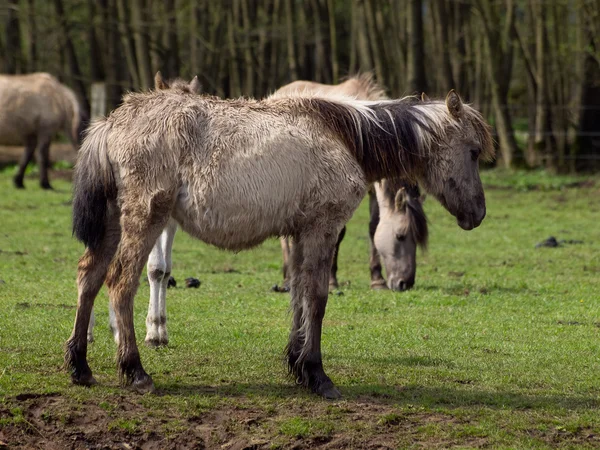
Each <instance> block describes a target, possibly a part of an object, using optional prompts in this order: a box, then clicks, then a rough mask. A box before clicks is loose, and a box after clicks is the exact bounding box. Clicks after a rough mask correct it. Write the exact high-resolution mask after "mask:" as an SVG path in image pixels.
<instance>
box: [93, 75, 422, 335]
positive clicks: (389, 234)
mask: <svg viewBox="0 0 600 450" xmlns="http://www.w3.org/2000/svg"><path fill="white" fill-rule="evenodd" d="M154 86H155V89H173V90H179V91H180V92H182V93H190V92H191V93H193V92H195V93H199V92H200V85H199V82H198V78H197V77H196V78H194V79H193V80H192V81H191V82H190V83H187V82H185V81H183V80H181V79H176V80H172V81H169V82H167V81H165V80H163V78H162V75H161V73H160V72H158V73H157V74H156V76H155V79H154ZM306 94H311V95H312V94H318V95H319V96H321V95H323V96H332V95H333V96H335V95H340V94H341V95H348V96H352V97H354V98H357V99H358V100H387V99H388V98H387V97H386V95H385V93H384V91H383V89H381V88H380V87H379V86H378V85H377V84H376V83H375V82H374V80H373V78H372V76H371V75H370V74H367V73H365V74H361V75H358V76H354V77H352V78H350V79H348V80H346V81H344V82H343V83H340V84H339V85H335V86H331V85H325V84H319V83H313V82H309V81H295V82H293V83H290V84H288V85H286V86H284V87H282V88H281V89H279V90H278V91H277V92H276V93H275V94H273V96H274V97H275V96H276V97H286V96H298V95H300V96H302V95H306ZM422 201H423V200H422V197H421V196H420V193H419V188H418V186H416V185H411V184H409V183H406V182H405V181H403V180H399V179H389V180H382V181H381V182H376V183H374V184H373V186H372V187H371V188H370V189H369V211H370V222H369V237H370V259H369V264H370V271H371V287H373V288H374V289H381V288H385V287H386V282H385V279H384V277H383V274H382V266H381V259H383V263H384V266H385V270H386V273H387V276H388V285H389V288H390V289H393V290H399V291H402V290H406V289H410V288H411V287H412V286H413V284H414V281H415V273H416V269H417V264H416V262H417V246H418V245H420V246H421V247H423V248H425V247H426V246H427V237H428V226H427V217H426V216H425V212H424V211H423V206H422ZM176 231H177V222H175V221H174V220H170V221H169V224H168V225H167V227H166V228H165V229H164V231H163V232H162V233H161V235H160V237H159V238H158V240H157V241H156V244H155V245H154V247H153V248H152V251H151V252H150V256H149V258H148V270H147V272H148V282H149V285H150V301H149V304H148V314H147V316H146V338H145V342H146V344H147V345H149V346H153V347H156V346H162V345H167V344H168V343H169V335H168V332H167V301H166V300H167V298H166V297H167V287H168V283H169V278H170V276H171V268H172V248H173V241H174V238H175V233H176ZM345 231H346V227H345V226H344V228H342V231H341V232H340V234H339V237H338V240H337V243H336V247H335V251H334V256H333V263H332V265H331V272H330V276H329V288H330V290H331V289H333V288H336V287H337V285H338V283H337V259H338V250H339V246H340V243H341V241H342V239H343V237H344V235H345ZM291 242H292V240H291V239H289V238H287V237H284V238H281V247H282V251H283V275H284V283H283V285H282V286H283V287H278V286H276V287H275V288H274V290H278V291H279V292H287V291H289V283H290V270H289V265H290V263H289V257H290V254H291V245H292V244H291ZM109 314H110V328H111V330H112V331H113V334H114V337H115V341H116V342H117V343H118V340H119V336H118V331H117V326H116V322H115V315H114V312H113V310H112V308H110V306H109ZM94 323H95V320H94V314H93V312H92V316H91V318H90V325H89V328H88V342H93V340H94V338H93V328H94Z"/></svg>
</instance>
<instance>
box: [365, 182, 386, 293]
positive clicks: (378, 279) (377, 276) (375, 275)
mask: <svg viewBox="0 0 600 450" xmlns="http://www.w3.org/2000/svg"><path fill="white" fill-rule="evenodd" d="M369 213H370V216H371V217H370V220H369V250H370V255H369V268H370V270H371V288H372V289H387V285H386V284H385V278H383V274H382V269H381V259H380V258H379V252H378V251H377V247H375V232H376V231H377V227H378V226H379V204H378V203H377V196H376V195H375V192H373V191H372V190H369Z"/></svg>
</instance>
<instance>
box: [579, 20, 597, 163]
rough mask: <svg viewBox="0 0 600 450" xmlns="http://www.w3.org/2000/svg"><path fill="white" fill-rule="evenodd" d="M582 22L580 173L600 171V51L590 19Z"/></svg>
mask: <svg viewBox="0 0 600 450" xmlns="http://www.w3.org/2000/svg"><path fill="white" fill-rule="evenodd" d="M598 12H600V8H599V10H598ZM582 22H583V25H584V30H585V31H583V34H584V36H583V37H584V42H585V43H587V46H586V47H587V51H586V52H585V54H584V63H583V81H582V84H583V86H582V89H581V103H580V108H581V112H580V115H579V124H578V135H577V141H576V145H575V150H574V152H573V153H576V156H577V164H576V168H577V170H600V61H599V60H598V58H596V57H595V55H597V54H598V51H599V50H600V49H599V48H598V45H597V43H596V39H597V36H596V34H595V32H594V25H595V24H594V23H593V21H592V20H591V19H590V16H586V17H583V20H582Z"/></svg>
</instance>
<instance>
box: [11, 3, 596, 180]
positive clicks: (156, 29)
mask: <svg viewBox="0 0 600 450" xmlns="http://www.w3.org/2000/svg"><path fill="white" fill-rule="evenodd" d="M157 70H161V71H162V73H163V75H165V76H166V77H174V76H182V77H184V78H191V77H192V76H194V75H198V77H199V78H200V80H201V83H202V85H203V88H204V90H205V91H206V92H208V93H211V94H216V95H219V96H222V97H237V96H240V95H244V96H254V97H262V96H264V95H267V94H269V93H271V92H273V91H274V90H276V89H277V88H278V87H280V86H282V85H284V84H286V83H289V82H290V81H293V80H295V79H306V80H314V81H319V82H323V83H337V82H339V81H340V80H341V79H343V77H344V76H347V75H349V74H354V73H356V72H359V71H373V73H374V74H375V75H376V78H377V80H378V81H379V82H380V83H381V84H383V85H384V86H386V88H387V89H388V92H389V94H390V95H391V96H392V97H400V96H403V95H408V94H413V93H420V92H421V91H423V92H427V93H428V95H429V96H430V97H434V96H444V95H445V94H446V93H447V91H448V90H449V89H452V88H454V89H456V90H457V91H458V92H459V93H460V94H461V96H462V97H463V99H465V100H466V101H469V102H471V103H473V104H474V105H475V106H476V107H477V108H478V109H480V110H481V111H482V112H483V113H484V115H485V116H486V118H487V119H488V120H489V121H490V123H492V124H493V125H494V128H495V132H496V134H497V135H496V140H497V142H498V147H499V152H498V161H497V164H498V165H499V166H503V167H523V166H525V167H532V168H535V167H542V168H545V169H548V170H550V171H560V172H567V171H568V172H573V171H587V170H599V169H600V0H545V1H544V0H531V1H527V0H130V1H127V0H97V1H94V0H0V72H3V73H28V72H34V71H46V72H50V73H52V74H54V75H55V76H57V77H58V78H59V79H61V80H62V81H63V82H64V83H66V84H67V85H69V86H71V87H72V88H73V89H74V90H75V91H76V93H77V94H78V96H79V97H80V100H81V102H82V104H83V105H84V106H85V107H86V108H88V109H89V104H90V86H91V84H92V83H93V82H105V83H106V86H107V93H108V95H107V110H109V111H110V109H112V108H114V107H115V106H116V105H118V103H119V101H120V98H121V95H122V93H123V92H124V91H126V90H138V89H148V88H150V87H152V85H153V75H154V73H155V72H156V71H157Z"/></svg>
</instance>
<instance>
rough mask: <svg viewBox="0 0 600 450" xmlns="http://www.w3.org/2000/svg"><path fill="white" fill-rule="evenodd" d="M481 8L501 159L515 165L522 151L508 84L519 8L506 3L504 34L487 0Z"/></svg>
mask: <svg viewBox="0 0 600 450" xmlns="http://www.w3.org/2000/svg"><path fill="white" fill-rule="evenodd" d="M477 7H478V9H479V12H480V14H481V18H482V22H483V23H482V25H483V29H484V32H485V37H486V39H485V43H486V52H485V56H484V57H485V60H486V69H487V73H488V79H489V80H490V91H491V96H492V106H493V110H494V117H495V118H496V128H497V131H498V138H499V141H500V160H501V163H502V165H503V166H504V167H506V168H509V167H511V166H512V164H513V157H514V155H515V154H517V152H518V146H517V141H516V140H515V134H514V130H513V127H512V120H511V116H510V113H509V110H508V87H509V84H510V78H511V75H512V57H513V51H512V49H513V45H514V44H513V40H514V35H513V33H514V27H513V24H514V18H515V9H514V4H513V2H512V0H507V2H506V5H505V7H506V16H505V23H504V27H503V29H502V33H500V30H499V28H500V25H499V24H500V23H501V21H500V19H499V16H498V14H497V12H496V10H495V9H493V8H494V5H491V4H490V3H489V2H488V1H487V0H479V1H478V2H477ZM503 45H504V46H503Z"/></svg>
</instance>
